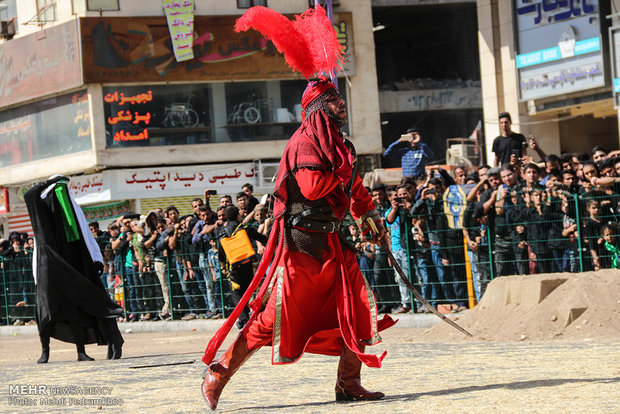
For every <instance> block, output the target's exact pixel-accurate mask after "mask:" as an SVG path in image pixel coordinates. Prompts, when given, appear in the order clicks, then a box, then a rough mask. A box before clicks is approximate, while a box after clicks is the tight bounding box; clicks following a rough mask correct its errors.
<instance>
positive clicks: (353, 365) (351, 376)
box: [336, 345, 385, 401]
mask: <svg viewBox="0 0 620 414" xmlns="http://www.w3.org/2000/svg"><path fill="white" fill-rule="evenodd" d="M362 350H363V348H362ZM361 370H362V361H360V359H359V358H358V357H357V355H355V353H354V352H353V351H351V350H350V349H349V348H347V346H346V345H343V347H342V355H341V356H340V362H339V363H338V380H337V382H336V401H358V400H378V399H381V398H383V397H385V394H384V393H382V392H370V391H368V390H367V389H365V388H364V387H362V383H361V379H360V373H361Z"/></svg>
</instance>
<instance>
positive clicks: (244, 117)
mask: <svg viewBox="0 0 620 414" xmlns="http://www.w3.org/2000/svg"><path fill="white" fill-rule="evenodd" d="M261 109H266V110H267V113H268V110H269V100H268V99H257V98H256V95H252V96H251V97H250V101H249V102H241V103H238V104H237V105H235V106H233V109H232V111H231V113H230V115H228V123H229V124H257V123H259V122H263V119H262V118H263V117H262V115H261Z"/></svg>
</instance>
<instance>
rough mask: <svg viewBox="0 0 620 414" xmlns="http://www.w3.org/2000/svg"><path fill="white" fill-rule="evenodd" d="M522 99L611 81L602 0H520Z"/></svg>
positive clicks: (588, 87)
mask: <svg viewBox="0 0 620 414" xmlns="http://www.w3.org/2000/svg"><path fill="white" fill-rule="evenodd" d="M515 12H516V13H515V14H516V26H517V56H516V67H517V70H518V74H519V92H520V98H521V100H522V101H525V100H531V99H538V98H545V97H549V96H555V95H561V94H566V93H571V92H577V91H581V90H586V89H591V88H596V87H601V86H604V85H605V71H604V62H603V50H602V41H601V30H602V24H603V23H602V22H601V15H602V14H601V10H600V5H599V1H598V0H584V1H582V2H577V1H546V0H516V1H515Z"/></svg>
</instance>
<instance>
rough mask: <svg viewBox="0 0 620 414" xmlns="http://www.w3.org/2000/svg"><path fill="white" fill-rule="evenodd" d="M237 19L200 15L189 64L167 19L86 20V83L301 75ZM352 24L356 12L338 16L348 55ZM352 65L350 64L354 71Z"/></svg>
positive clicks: (338, 29)
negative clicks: (179, 54)
mask: <svg viewBox="0 0 620 414" xmlns="http://www.w3.org/2000/svg"><path fill="white" fill-rule="evenodd" d="M178 1H180V0H178ZM178 1H177V2H178ZM292 17H293V16H289V18H292ZM237 18H239V16H195V18H194V39H193V43H192V48H193V53H194V59H192V60H188V61H185V62H177V60H176V59H175V55H174V50H173V44H172V41H171V38H170V31H169V30H168V25H167V23H166V20H165V19H164V18H163V17H144V18H141V19H140V20H139V21H138V20H136V19H134V18H130V17H126V18H122V17H103V18H100V17H92V18H91V17H89V18H83V19H80V25H81V33H82V54H83V61H84V78H85V82H87V83H106V82H161V81H199V80H230V79H263V80H264V79H298V78H300V75H299V74H298V73H296V72H293V71H292V70H291V69H290V68H289V67H288V66H287V65H286V63H285V61H284V58H283V57H282V55H281V54H280V53H278V51H277V50H276V49H275V47H274V46H273V44H272V43H271V42H270V41H267V40H266V39H265V38H264V37H262V35H261V34H260V33H258V32H257V31H254V30H251V31H248V32H243V33H235V32H234V31H233V27H234V25H235V20H236V19H237ZM352 27H353V26H352V18H351V13H337V14H335V15H334V28H335V29H336V33H337V36H338V39H339V41H340V42H341V44H343V45H345V53H346V56H347V57H352V56H353V45H352V35H351V33H352ZM350 60H352V59H350ZM351 65H352V62H350V63H348V64H347V65H345V68H347V70H348V73H349V74H351V75H352V74H354V67H352V66H351Z"/></svg>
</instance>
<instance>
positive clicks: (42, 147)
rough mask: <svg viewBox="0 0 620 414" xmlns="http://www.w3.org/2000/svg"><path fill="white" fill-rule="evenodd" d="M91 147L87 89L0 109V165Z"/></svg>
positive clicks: (79, 150) (74, 151)
mask: <svg viewBox="0 0 620 414" xmlns="http://www.w3.org/2000/svg"><path fill="white" fill-rule="evenodd" d="M91 148H92V138H91V128H90V113H89V109H88V94H87V93H86V91H81V92H76V93H73V94H69V95H62V96H58V97H56V98H52V99H46V100H44V101H41V102H37V103H33V104H30V105H24V106H22V107H19V108H14V109H9V110H7V111H3V112H0V168H1V167H9V166H12V165H18V164H22V163H25V162H30V161H37V160H42V159H46V158H52V157H57V156H60V155H66V154H73V153H76V152H81V151H86V150H89V149H91Z"/></svg>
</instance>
